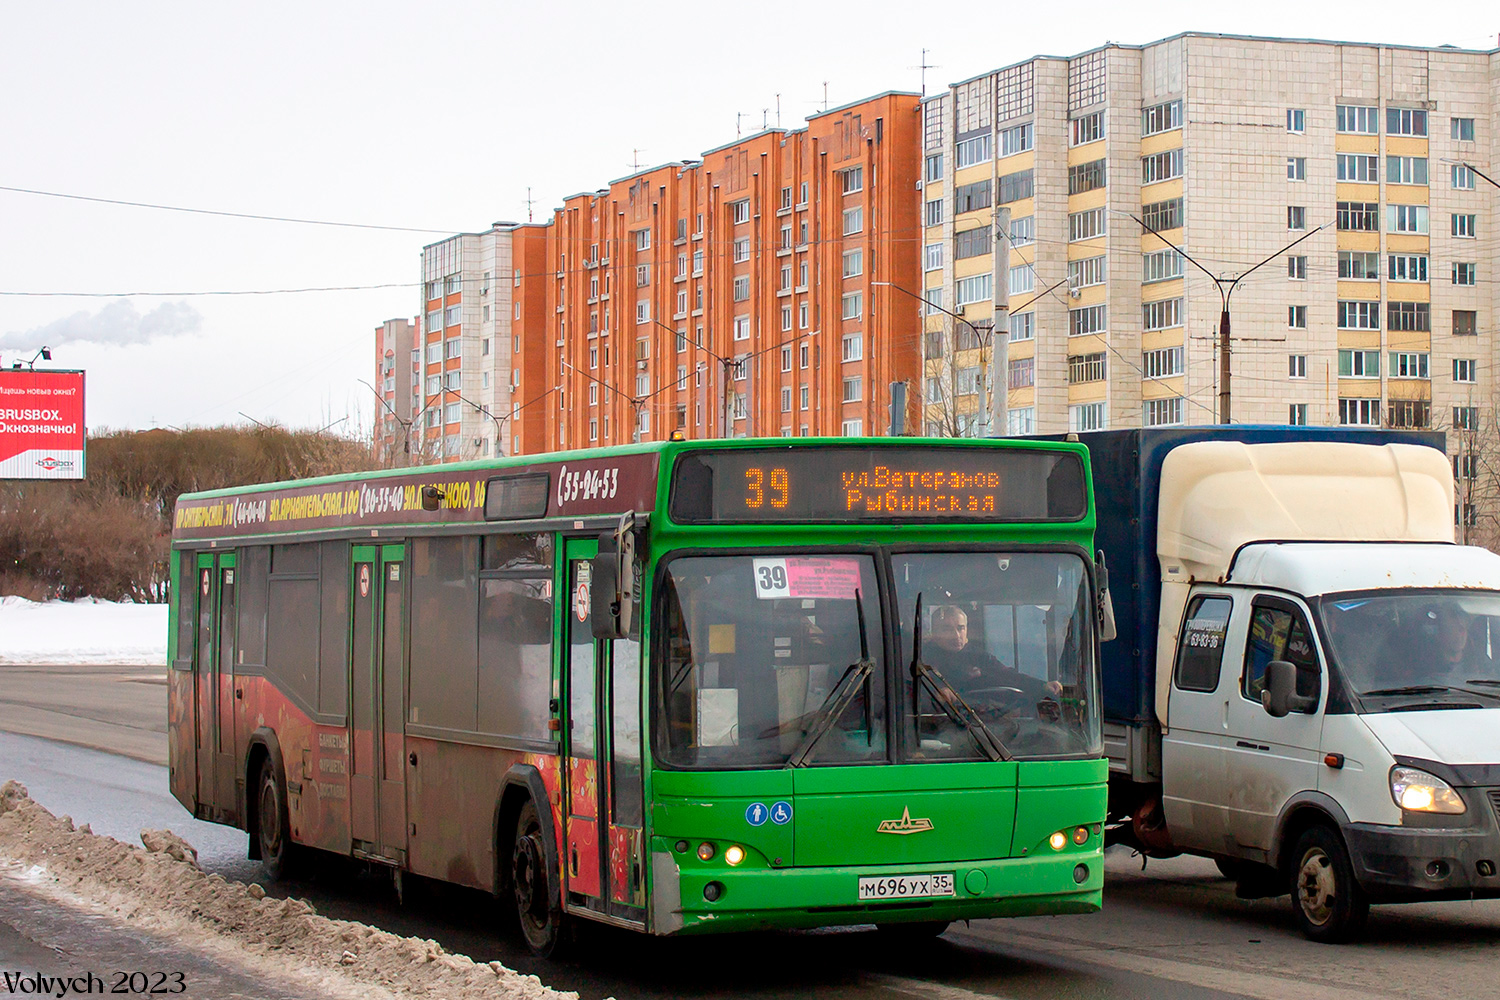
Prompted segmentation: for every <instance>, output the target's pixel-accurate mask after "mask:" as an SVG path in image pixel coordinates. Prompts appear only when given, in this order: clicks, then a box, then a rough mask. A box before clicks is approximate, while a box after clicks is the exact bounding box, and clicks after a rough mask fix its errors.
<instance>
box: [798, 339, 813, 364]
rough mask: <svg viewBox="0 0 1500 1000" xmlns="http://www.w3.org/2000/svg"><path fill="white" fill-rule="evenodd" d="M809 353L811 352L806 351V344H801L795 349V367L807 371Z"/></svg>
mask: <svg viewBox="0 0 1500 1000" xmlns="http://www.w3.org/2000/svg"><path fill="white" fill-rule="evenodd" d="M810 353H811V352H810V351H809V350H808V345H807V344H802V345H801V346H800V347H798V348H797V367H799V368H801V369H802V370H803V371H806V370H807V359H808V356H809V354H810Z"/></svg>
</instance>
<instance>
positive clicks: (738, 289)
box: [734, 274, 750, 302]
mask: <svg viewBox="0 0 1500 1000" xmlns="http://www.w3.org/2000/svg"><path fill="white" fill-rule="evenodd" d="M749 298H750V276H749V275H748V274H745V275H741V276H740V277H738V278H735V279H734V301H736V302H744V301H746V300H747V299H749Z"/></svg>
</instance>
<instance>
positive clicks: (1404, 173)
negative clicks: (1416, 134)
mask: <svg viewBox="0 0 1500 1000" xmlns="http://www.w3.org/2000/svg"><path fill="white" fill-rule="evenodd" d="M1385 182H1386V183H1387V184H1421V185H1424V186H1425V185H1426V183H1427V157H1425V156H1387V157H1386V158H1385Z"/></svg>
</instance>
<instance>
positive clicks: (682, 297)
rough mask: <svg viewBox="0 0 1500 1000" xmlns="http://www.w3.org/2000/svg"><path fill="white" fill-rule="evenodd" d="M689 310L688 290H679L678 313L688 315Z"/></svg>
mask: <svg viewBox="0 0 1500 1000" xmlns="http://www.w3.org/2000/svg"><path fill="white" fill-rule="evenodd" d="M687 311H688V297H687V292H685V291H683V292H678V293H677V315H678V316H686V315H687Z"/></svg>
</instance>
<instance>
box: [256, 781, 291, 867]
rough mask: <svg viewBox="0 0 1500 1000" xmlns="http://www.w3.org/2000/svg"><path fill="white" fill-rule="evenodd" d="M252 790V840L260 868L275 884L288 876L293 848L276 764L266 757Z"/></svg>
mask: <svg viewBox="0 0 1500 1000" xmlns="http://www.w3.org/2000/svg"><path fill="white" fill-rule="evenodd" d="M256 786H257V795H256V802H255V814H256V816H255V818H256V823H255V838H256V842H257V844H258V845H259V847H260V867H261V869H262V870H263V871H264V872H265V873H266V878H268V879H270V880H271V881H273V882H275V881H279V880H281V879H283V878H286V877H287V876H288V875H290V874H291V868H292V860H293V851H294V850H295V848H294V846H293V844H292V831H291V823H290V820H289V818H288V816H287V810H286V789H285V788H283V787H281V782H280V781H278V780H277V778H276V762H275V761H273V760H272V759H271V758H270V757H269V756H267V757H266V758H265V759H264V760H262V761H261V762H260V780H259V781H258V782H257V783H256Z"/></svg>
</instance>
